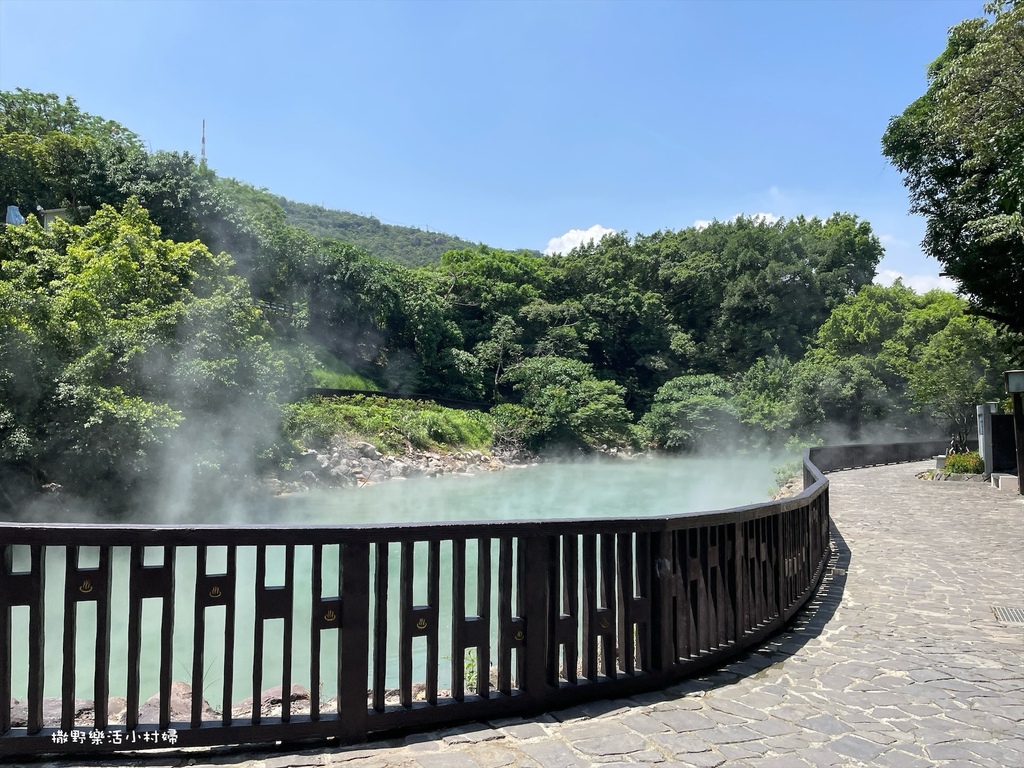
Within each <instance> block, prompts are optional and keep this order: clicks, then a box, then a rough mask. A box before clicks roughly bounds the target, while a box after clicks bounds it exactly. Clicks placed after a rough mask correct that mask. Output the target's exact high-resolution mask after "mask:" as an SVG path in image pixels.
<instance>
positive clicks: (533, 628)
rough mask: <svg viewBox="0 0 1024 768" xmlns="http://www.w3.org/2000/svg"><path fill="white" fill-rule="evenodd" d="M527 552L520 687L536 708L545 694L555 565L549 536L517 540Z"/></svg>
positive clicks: (545, 696) (542, 701)
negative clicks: (523, 670) (523, 669)
mask: <svg viewBox="0 0 1024 768" xmlns="http://www.w3.org/2000/svg"><path fill="white" fill-rule="evenodd" d="M519 541H520V544H521V545H522V546H525V549H526V553H525V554H526V558H525V560H526V563H525V568H524V575H525V581H524V582H523V583H525V585H526V593H525V595H523V598H524V600H525V610H524V614H525V615H524V617H523V618H524V619H525V620H526V644H525V645H526V648H525V650H526V675H525V677H526V680H525V685H524V686H523V688H524V690H525V691H526V695H527V696H528V697H529V699H530V702H531V705H533V706H534V707H535V708H539V707H540V706H541V705H543V703H544V701H545V700H546V698H547V691H548V674H547V664H548V658H549V653H548V643H549V642H550V641H551V638H550V637H549V636H548V633H549V630H550V627H549V623H550V622H549V613H550V611H551V606H550V604H549V603H550V597H551V581H552V579H553V578H554V567H555V563H554V562H552V560H551V543H550V537H548V536H526V537H523V538H522V539H520V540H519Z"/></svg>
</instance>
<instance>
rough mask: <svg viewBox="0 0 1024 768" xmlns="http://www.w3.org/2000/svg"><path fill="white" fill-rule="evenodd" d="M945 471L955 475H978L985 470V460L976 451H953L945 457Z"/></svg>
mask: <svg viewBox="0 0 1024 768" xmlns="http://www.w3.org/2000/svg"><path fill="white" fill-rule="evenodd" d="M946 471H947V472H949V473H951V474H957V475H961V474H966V475H980V474H982V473H983V472H984V471H985V462H984V461H983V460H982V458H981V454H979V453H978V452H977V451H970V452H969V453H954V454H951V455H949V456H947V457H946Z"/></svg>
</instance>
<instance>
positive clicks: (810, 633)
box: [35, 464, 1024, 768]
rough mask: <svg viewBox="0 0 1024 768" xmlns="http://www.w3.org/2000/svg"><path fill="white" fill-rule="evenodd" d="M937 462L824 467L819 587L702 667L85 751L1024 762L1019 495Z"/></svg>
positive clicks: (246, 766) (366, 765)
mask: <svg viewBox="0 0 1024 768" xmlns="http://www.w3.org/2000/svg"><path fill="white" fill-rule="evenodd" d="M926 466H927V465H925V464H903V465H898V466H891V467H877V468H872V469H861V470H854V471H849V472H840V473H836V474H833V475H831V476H830V479H831V483H832V517H833V521H834V523H835V526H836V531H835V534H834V543H835V545H836V553H835V555H834V557H833V562H832V564H831V565H832V571H831V574H830V575H829V576H828V577H827V579H826V581H825V583H824V584H823V586H822V590H821V591H820V592H819V595H818V598H817V599H816V600H815V601H814V603H813V604H812V605H810V606H809V608H808V609H807V610H805V611H804V612H803V613H802V614H801V615H800V616H799V617H798V618H797V620H796V621H795V623H794V624H793V625H792V626H791V627H790V628H789V629H788V630H787V631H785V632H784V633H782V634H780V635H778V636H777V637H776V638H775V639H774V640H773V641H771V642H770V643H769V644H767V645H766V646H764V647H763V648H761V649H760V650H759V651H757V652H756V653H752V654H750V655H748V656H747V657H745V658H744V659H742V660H740V661H738V662H735V663H733V664H732V665H730V666H729V667H726V668H725V669H723V670H721V671H719V672H716V673H715V674H713V675H710V676H708V677H705V678H702V679H699V680H693V681H687V682H686V683H683V684H680V685H677V686H675V687H673V688H670V689H668V690H665V691H662V692H659V693H656V694H647V695H643V696H637V697H634V698H632V699H629V700H623V701H612V702H603V703H600V704H594V705H588V706H583V707H576V708H573V709H570V710H566V711H563V712H557V713H555V714H554V715H548V716H545V717H543V718H540V719H535V720H529V721H524V720H515V721H507V722H499V723H491V724H481V725H477V726H471V727H464V728H458V729H452V730H447V731H441V732H435V733H430V734H420V735H416V736H412V737H408V738H406V739H400V740H392V741H387V742H378V743H374V744H371V745H364V746H360V747H358V748H348V749H336V748H331V749H325V748H323V747H321V748H318V749H315V750H307V751H302V752H297V753H296V752H287V753H286V752H273V751H264V752H259V753H255V752H248V753H243V752H237V751H213V752H209V751H207V752H193V753H190V754H186V755H184V756H182V755H175V756H170V755H167V756H164V757H158V756H151V757H146V758H133V759H117V760H113V761H112V760H110V759H109V758H108V759H106V760H104V761H96V762H92V763H79V764H80V765H94V766H95V765H99V764H102V765H118V766H120V765H147V766H189V765H195V766H198V767H199V768H202V767H204V766H214V765H216V766H235V767H236V768H284V767H291V766H295V767H296V768H300V767H303V766H318V767H319V766H342V767H344V768H390V767H392V766H394V767H396V768H500V767H501V766H524V767H525V766H543V768H574V767H575V766H581V767H582V766H598V765H600V766H606V767H607V768H611V766H627V765H652V766H659V767H661V768H672V767H674V766H719V765H725V766H745V767H749V768H789V767H790V766H891V767H893V768H918V767H919V766H920V768H927V767H928V766H982V767H984V766H991V767H992V768H1008V767H1010V766H1024V624H1014V623H1003V622H1000V621H999V620H997V618H996V616H995V613H994V611H993V607H994V606H1002V607H1007V608H1020V609H1024V501H1022V500H1021V497H1020V496H1018V495H1016V494H1009V493H1005V492H999V491H996V490H994V489H992V488H991V487H990V486H987V485H981V484H976V483H948V482H947V483H929V482H924V481H920V480H917V479H915V477H914V474H915V473H916V472H919V471H920V470H922V469H924V468H926ZM35 765H41V766H49V765H51V764H48V763H36V764H35ZM52 765H58V764H57V763H53V764H52ZM59 765H62V766H68V765H70V763H68V762H62V763H59Z"/></svg>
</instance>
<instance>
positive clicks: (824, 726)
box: [802, 715, 853, 735]
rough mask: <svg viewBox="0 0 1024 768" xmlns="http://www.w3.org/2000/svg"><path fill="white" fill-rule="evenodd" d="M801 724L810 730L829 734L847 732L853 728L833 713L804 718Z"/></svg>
mask: <svg viewBox="0 0 1024 768" xmlns="http://www.w3.org/2000/svg"><path fill="white" fill-rule="evenodd" d="M802 725H803V726H804V727H806V728H810V729H811V730H812V731H817V732H818V733H827V734H830V735H837V734H840V733H849V732H850V731H852V730H853V728H851V727H850V726H849V725H847V724H846V723H844V722H842V721H841V720H839V718H837V717H835V716H833V715H818V716H817V717H812V718H810V719H809V720H804V721H803V723H802Z"/></svg>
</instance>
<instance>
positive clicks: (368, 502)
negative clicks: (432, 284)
mask: <svg viewBox="0 0 1024 768" xmlns="http://www.w3.org/2000/svg"><path fill="white" fill-rule="evenodd" d="M784 460H785V459H782V458H779V457H768V456H762V457H738V458H736V457H733V458H714V459H711V458H708V459H693V458H676V459H670V458H656V459H647V458H640V459H633V460H607V461H601V462H595V461H585V462H577V463H543V464H539V465H537V466H532V467H525V468H517V469H509V470H505V471H500V472H482V473H480V474H478V475H476V476H473V477H461V476H442V477H436V478H429V479H428V478H416V479H412V480H406V481H396V480H391V481H388V482H384V483H381V484H379V485H368V486H363V487H361V488H348V489H341V490H324V491H311V492H308V493H301V494H294V495H289V496H282V497H277V498H267V499H264V500H262V501H256V502H245V503H242V502H239V503H238V504H237V505H235V506H233V507H231V508H227V509H201V510H192V511H187V512H186V511H182V510H176V511H174V512H171V513H170V514H168V513H167V512H168V511H169V510H173V509H174V503H173V499H171V500H170V502H169V504H168V510H165V511H164V513H163V514H160V513H158V512H154V513H151V514H149V515H146V516H142V515H140V516H139V517H137V518H135V519H133V520H131V521H130V522H137V523H147V524H148V523H163V524H174V523H180V524H189V525H191V524H195V523H212V524H219V525H246V524H267V525H289V524H295V525H311V524H322V525H368V524H369V525H373V524H382V523H407V522H409V523H412V522H415V523H431V522H443V521H469V520H531V519H532V520H536V519H558V518H580V517H601V518H607V517H634V516H664V515H674V514H685V513H695V512H702V511H708V510H715V509H726V508H729V507H735V506H742V505H745V504H754V503H758V502H761V501H766V500H767V499H768V497H769V491H770V489H771V487H772V486H773V484H774V480H775V475H774V472H773V469H772V468H773V466H778V465H779V464H780V463H782V462H783V461H784ZM66 511H70V510H66ZM35 519H36V520H37V521H38V520H39V518H38V517H36V518H35ZM395 546H397V545H395ZM150 549H153V550H159V549H160V548H159V547H149V548H147V561H148V560H149V554H150V553H149V550H150ZM224 549H225V548H224V547H216V548H213V550H217V551H211V553H210V561H209V563H208V572H216V571H218V570H219V569H222V568H223V565H224V562H223V558H224V557H225V554H224V552H223V551H221V550H224ZM284 549H285V548H284V547H280V546H274V547H268V562H267V574H268V583H278V584H280V583H283V574H284ZM63 551H64V548H63V547H59V546H58V547H50V548H48V551H47V556H46V566H45V567H46V585H47V590H46V591H47V595H46V608H45V619H44V624H45V635H46V637H47V638H48V640H49V641H50V642H47V646H46V651H45V653H44V688H45V695H47V696H57V695H59V693H60V685H61V655H60V651H61V643H60V640H59V638H61V637H62V634H63V622H64V591H65V584H64V581H65V562H64V560H65V558H64V555H63ZM449 552H450V550H449V549H448V548H447V547H445V548H443V549H442V563H441V569H442V573H445V572H447V569H448V568H449V567H450V565H449V563H448V562H446V560H447V558H448V557H450V555H449ZM28 554H29V553H28V547H21V546H18V547H15V548H14V552H13V565H14V569H15V570H16V571H17V570H24V569H27V568H28ZM154 554H155V555H157V556H158V557H162V555H159V554H158V553H154ZM395 554H397V551H396V553H395ZM98 556H99V555H98V548H96V547H83V548H82V550H81V553H80V558H81V560H80V565H81V566H82V567H94V566H95V564H96V562H97V560H98ZM475 560H476V556H475V550H472V549H471V551H470V553H469V557H468V560H467V566H468V569H467V570H468V573H469V574H470V576H471V578H470V579H469V582H468V584H467V586H468V587H469V588H470V590H471V591H472V590H473V589H475V576H473V574H475ZM392 561H393V562H392V568H391V570H393V571H394V572H393V573H392V574H391V577H390V587H389V589H390V591H391V592H395V590H396V589H397V587H398V582H399V573H398V570H397V561H398V558H397V557H393V558H392ZM157 562H159V560H158V561H157ZM494 562H495V563H496V558H495V559H494ZM111 567H112V582H111V583H112V585H113V587H112V595H111V598H112V601H113V605H114V606H125V605H127V604H128V578H127V573H128V571H127V569H128V551H127V548H124V547H118V548H115V549H114V552H113V557H112V564H111ZM323 569H324V572H323V575H324V582H325V584H331V583H332V581H333V583H336V582H337V569H338V560H337V547H333V548H326V549H325V552H324V562H323ZM425 569H426V561H425V550H423V548H422V547H420V548H418V550H417V552H416V571H417V572H418V573H423V572H425ZM295 573H296V586H295V589H296V594H297V595H308V590H309V585H310V583H311V575H310V574H311V563H310V562H309V552H308V548H299V551H298V552H297V553H296V571H295ZM332 573H333V574H334V575H333V576H332V575H331V574H332ZM254 574H255V555H254V552H253V549H252V548H241V549H240V550H239V555H238V586H239V592H238V594H239V600H238V612H237V616H236V625H235V626H236V643H235V651H234V654H235V657H236V664H235V675H234V677H235V688H234V690H235V691H236V692H240V695H239V697H238V698H242V697H244V696H248V695H249V691H248V690H247V688H246V686H247V685H248V684H249V682H250V681H251V670H252V657H253V650H252V615H253V614H252V600H253V598H252V594H253V583H254ZM195 578H196V555H195V548H194V547H180V548H178V552H177V556H176V561H175V581H176V583H177V584H178V585H179V588H178V589H177V590H176V591H175V615H176V619H175V626H174V642H173V646H174V648H173V677H174V679H177V680H183V681H187V680H189V679H190V678H189V674H190V672H189V670H190V669H191V657H192V651H191V647H192V645H191V643H192V623H191V616H192V613H193V610H194V590H193V587H192V586H191V585H194V583H195ZM422 586H423V585H422V584H417V586H416V592H417V600H419V599H420V593H421V592H422ZM441 592H442V594H441V602H442V606H441V610H442V615H443V614H444V613H445V612H446V611H450V603H451V595H450V591H449V590H448V589H442V590H441ZM389 604H390V607H389V609H388V612H389V614H391V613H393V612H395V611H397V604H398V598H397V592H395V594H391V595H390V597H389ZM218 611H219V612H218ZM77 613H78V618H77V621H78V625H79V633H78V643H77V644H78V646H79V647H78V654H77V656H78V663H77V674H76V681H75V682H76V685H75V688H76V695H77V696H79V697H82V698H91V696H92V690H91V680H92V676H93V671H92V661H91V660H92V657H93V652H94V649H93V644H94V638H95V607H94V604H92V603H80V604H79V607H78V609H77ZM208 614H209V615H208V619H207V631H208V633H209V634H208V636H207V642H206V649H207V653H206V658H207V659H208V660H210V662H211V666H212V667H214V668H216V667H217V666H219V662H220V659H221V658H222V656H223V648H222V646H223V638H224V634H223V633H224V615H223V608H221V609H218V610H216V611H215V610H212V609H211V610H209V611H208ZM124 616H125V611H123V610H118V608H116V607H115V609H114V615H113V624H112V627H111V637H110V650H111V668H110V694H111V695H112V696H124V691H125V687H126V667H125V659H126V657H127V625H126V624H125V619H124ZM12 618H13V627H12V630H13V640H14V646H15V648H16V649H19V650H16V651H15V657H16V658H15V663H14V666H13V678H14V679H13V684H14V685H13V695H14V697H15V698H22V697H23V696H24V695H25V692H26V686H27V658H26V657H25V656H24V653H23V651H24V648H25V647H26V646H25V645H22V642H23V641H27V636H28V609H27V608H25V607H20V606H19V607H16V608H15V609H13V616H12ZM294 621H295V622H296V626H297V627H302V626H308V622H309V604H308V600H301V599H300V600H297V601H296V606H295V612H294ZM495 622H496V610H495V611H494V613H493V614H492V624H493V623H495ZM279 624H280V622H268V629H267V642H268V649H272V648H275V647H276V648H277V649H278V650H277V652H276V653H273V652H268V653H267V654H266V655H265V657H264V669H265V673H266V674H265V676H264V680H265V682H266V685H267V686H270V685H279V684H280V682H279V681H280V668H281V667H280V652H281V651H280V649H281V647H282V646H281V644H280V642H281V641H280V627H279V626H270V625H279ZM389 627H390V628H394V631H396V632H397V627H398V623H397V614H395V615H394V617H393V620H392V621H390V622H389ZM494 631H495V632H496V624H495V628H494ZM391 634H392V633H391V631H389V638H388V656H389V658H391V657H393V658H394V659H397V653H398V648H397V640H396V639H395V638H392V637H390V635H391ZM448 634H449V630H448V629H442V647H443V644H444V643H446V642H448V640H447V636H448ZM142 643H143V660H142V690H141V694H142V698H143V700H145V698H147V697H148V696H149V695H151V694H153V693H155V692H156V690H157V677H158V669H159V663H158V659H159V645H160V641H159V601H156V600H146V601H145V604H144V606H143V620H142ZM327 656H328V654H325V657H324V664H325V668H324V684H323V691H324V695H325V696H327V695H331V694H332V692H333V688H334V686H333V683H331V682H330V681H331V679H332V672H331V668H332V667H334V665H335V664H336V659H335V660H331V659H329V658H327ZM292 661H293V669H294V672H295V681H296V682H299V683H301V684H303V685H305V686H307V687H308V686H309V685H311V684H312V681H310V680H306V679H305V678H306V677H308V674H309V650H308V647H306V648H303V647H302V644H301V643H297V644H296V646H295V647H294V648H293V652H292ZM419 663H420V662H417V667H418V666H419ZM389 668H390V669H396V666H394V665H393V664H391V663H389ZM443 674H444V672H442V675H443ZM390 682H391V681H389V684H390ZM204 687H206V690H204V696H205V697H206V698H208V699H209V700H210V701H211V703H213V705H214V706H215V707H218V706H224V705H225V703H224V702H221V701H219V698H218V696H217V689H218V688H219V684H218V683H216V682H214V679H212V678H211V680H210V681H209V682H208V685H207V686H204ZM19 694H20V695H19Z"/></svg>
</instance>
